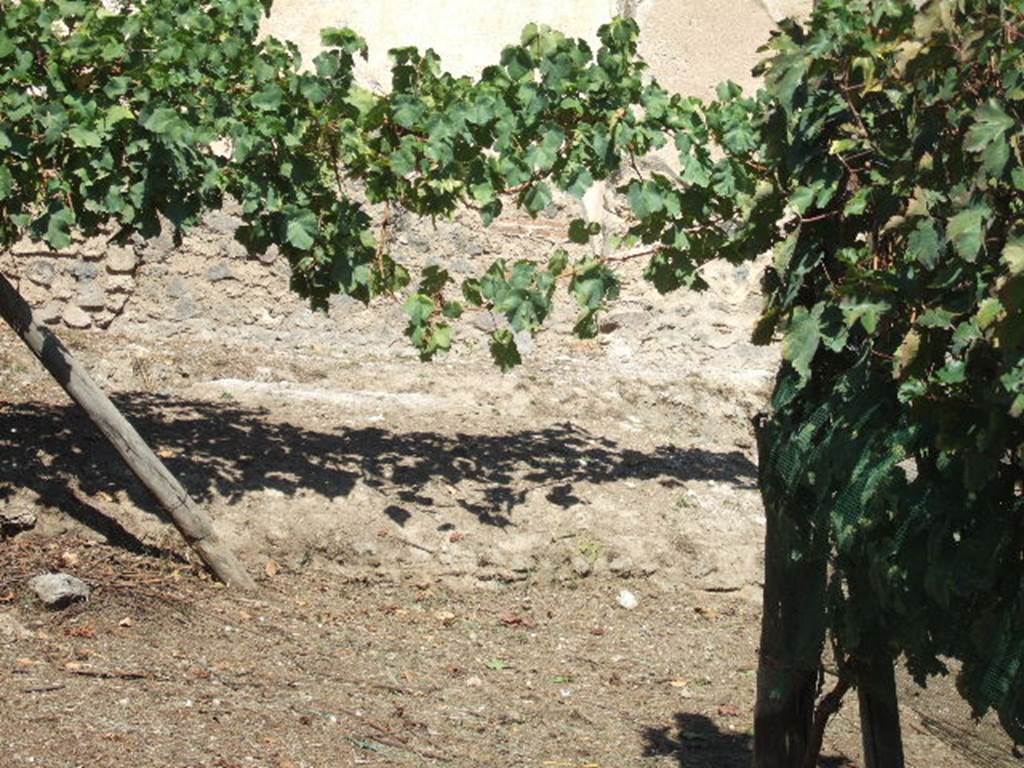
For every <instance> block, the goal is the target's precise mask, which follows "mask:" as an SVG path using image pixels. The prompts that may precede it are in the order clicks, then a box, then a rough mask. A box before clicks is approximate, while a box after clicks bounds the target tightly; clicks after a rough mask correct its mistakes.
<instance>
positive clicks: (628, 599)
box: [619, 589, 640, 611]
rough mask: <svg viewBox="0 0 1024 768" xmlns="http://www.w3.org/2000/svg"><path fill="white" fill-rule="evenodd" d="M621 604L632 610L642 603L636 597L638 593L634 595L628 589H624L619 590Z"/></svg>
mask: <svg viewBox="0 0 1024 768" xmlns="http://www.w3.org/2000/svg"><path fill="white" fill-rule="evenodd" d="M619 605H621V606H622V607H623V608H625V609H626V610H627V611H632V610H633V609H634V608H636V607H637V606H638V605H640V601H639V600H637V599H636V595H634V594H633V593H632V592H630V591H629V590H628V589H624V590H622V591H621V592H619Z"/></svg>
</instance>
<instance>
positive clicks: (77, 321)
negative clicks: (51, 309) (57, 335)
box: [61, 304, 92, 328]
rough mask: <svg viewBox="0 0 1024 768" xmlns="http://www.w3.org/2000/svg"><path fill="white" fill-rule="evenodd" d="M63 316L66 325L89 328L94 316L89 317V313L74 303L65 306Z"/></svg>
mask: <svg viewBox="0 0 1024 768" xmlns="http://www.w3.org/2000/svg"><path fill="white" fill-rule="evenodd" d="M61 317H62V318H63V320H64V325H66V326H67V327H68V328H88V327H89V326H90V325H92V318H91V317H89V313H88V312H86V311H85V310H84V309H82V308H81V307H76V306H75V305H74V304H68V305H67V306H66V307H64V314H63V315H61Z"/></svg>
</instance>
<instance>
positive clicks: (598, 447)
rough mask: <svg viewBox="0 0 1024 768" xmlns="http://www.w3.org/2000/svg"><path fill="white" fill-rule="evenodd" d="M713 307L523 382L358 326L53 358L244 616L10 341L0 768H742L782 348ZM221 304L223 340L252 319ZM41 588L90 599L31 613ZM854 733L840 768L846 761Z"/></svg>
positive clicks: (973, 745)
mask: <svg viewBox="0 0 1024 768" xmlns="http://www.w3.org/2000/svg"><path fill="white" fill-rule="evenodd" d="M709 277H711V278H712V279H711V282H712V284H713V286H714V288H713V290H712V291H711V292H710V293H708V294H704V295H701V296H687V295H680V296H676V297H667V298H663V297H657V296H654V295H652V294H651V293H650V291H649V289H645V288H643V287H642V285H641V284H640V282H639V281H638V279H637V276H636V275H635V274H633V275H627V278H628V279H627V281H626V282H627V284H626V287H625V289H624V295H625V296H627V297H629V298H628V299H625V300H624V301H623V302H621V303H620V304H618V305H617V306H616V308H615V309H614V310H613V311H612V312H611V313H609V315H608V317H607V319H606V322H605V331H606V334H605V335H604V336H603V337H602V339H601V340H599V341H596V342H588V343H577V342H567V341H566V340H565V338H564V336H563V335H562V331H564V329H565V328H566V327H567V326H568V325H570V324H571V322H572V316H571V314H572V313H571V311H570V310H571V308H569V309H565V310H563V314H561V315H559V316H557V317H556V318H555V321H554V323H553V329H552V331H550V332H548V333H545V334H542V335H541V336H540V337H539V338H538V340H537V341H536V343H535V344H532V345H529V348H528V349H527V354H526V358H527V359H526V363H527V364H526V365H525V366H524V367H523V368H521V369H520V370H518V371H516V372H515V373H513V374H509V375H502V374H500V373H498V372H497V371H495V370H494V369H493V368H492V367H491V366H490V365H489V363H488V362H487V361H486V360H485V359H484V358H485V356H486V353H485V351H484V350H483V349H482V344H481V342H480V338H479V336H480V335H482V332H483V331H482V330H481V329H477V330H478V331H479V334H478V335H477V336H474V335H473V331H472V329H471V331H470V334H469V341H468V344H467V345H466V346H465V347H463V348H462V349H461V350H460V351H459V352H457V353H456V354H454V355H453V356H452V357H451V358H450V359H448V360H442V361H439V362H436V363H433V364H431V365H421V364H419V363H418V362H416V361H415V359H414V358H413V356H412V355H411V354H410V353H409V351H408V350H407V349H406V346H405V340H404V339H403V338H402V336H401V323H400V321H399V320H397V319H396V315H397V310H396V308H395V307H393V306H381V307H374V308H371V309H368V310H363V309H359V308H357V307H347V308H343V311H341V312H339V313H336V314H335V315H333V316H332V317H333V319H332V320H331V321H330V322H333V323H336V324H338V327H340V328H343V330H344V336H330V335H324V334H325V333H326V332H321V331H319V330H317V329H318V328H321V326H320V325H317V323H324V322H328V321H324V320H322V319H311V318H309V317H307V316H305V315H301V314H294V315H288V316H286V317H285V318H284V319H283V320H282V321H281V323H282V325H281V327H282V331H281V332H280V333H279V334H277V335H276V336H275V335H274V334H273V333H269V332H267V333H263V334H262V335H259V336H257V335H255V334H254V333H253V332H250V331H246V330H245V327H246V326H243V325H232V324H231V323H230V322H228V323H225V327H224V328H222V329H221V331H222V332H220V333H214V332H212V331H210V330H209V328H208V329H207V331H203V330H202V328H198V329H196V328H193V329H192V330H191V331H189V332H182V333H174V334H173V335H170V332H169V331H168V332H167V333H165V331H167V330H168V329H173V327H174V326H173V324H161V323H157V322H154V323H152V324H151V325H150V326H147V325H146V324H145V323H143V322H142V320H141V319H139V318H143V317H144V315H145V312H137V311H136V312H135V314H134V317H135V318H136V320H135V321H132V322H134V323H135V324H134V325H125V326H124V327H122V328H120V330H119V328H118V326H116V325H115V326H114V327H112V329H111V330H110V331H108V332H105V333H100V332H95V333H86V334H79V335H74V334H69V338H68V341H69V344H70V345H71V346H72V347H73V348H74V349H75V350H76V352H77V353H78V354H79V356H80V358H81V359H82V360H83V361H84V362H86V363H87V364H88V365H89V367H90V368H91V369H92V370H93V371H94V372H95V373H96V375H97V377H98V378H99V379H100V380H101V381H102V383H103V384H104V385H105V386H106V387H107V388H108V390H109V391H111V392H112V393H114V394H115V398H116V399H117V401H118V402H119V404H120V405H121V406H122V407H123V408H124V409H125V410H126V411H127V412H128V413H129V414H130V415H131V417H132V418H133V420H134V421H135V423H136V424H137V425H138V426H139V428H140V430H141V431H142V432H143V434H144V435H145V436H146V437H147V438H148V439H149V440H150V441H151V442H152V444H153V445H154V446H155V447H156V448H157V449H158V451H159V452H160V454H161V455H162V456H163V457H164V458H165V460H166V461H167V463H168V464H169V466H171V467H172V469H173V470H174V471H175V472H176V473H177V474H178V475H179V477H181V479H182V481H183V482H184V483H185V485H186V486H187V487H188V489H189V490H190V492H191V493H192V494H193V495H194V496H195V497H196V498H197V499H199V500H200V501H201V502H202V503H203V504H204V505H205V506H206V507H207V508H208V509H209V510H210V511H211V513H212V514H213V516H214V517H215V519H216V521H217V524H218V526H219V527H220V528H221V529H222V530H223V531H224V533H225V537H226V538H227V540H228V541H229V542H230V543H231V544H232V546H234V547H236V548H237V549H238V550H239V551H240V552H241V553H242V555H243V558H244V559H245V561H246V563H247V564H248V565H249V566H250V567H251V568H252V569H253V570H254V571H256V572H258V573H260V574H262V575H263V581H262V588H261V590H260V592H259V593H258V594H256V595H254V596H243V595H238V594H233V593H231V592H229V591H227V590H224V589H220V588H217V587H216V586H215V585H213V584H211V583H209V582H208V581H205V580H203V579H202V578H201V576H200V574H199V573H198V571H197V570H196V569H195V568H194V567H193V566H192V565H191V564H190V563H189V561H188V558H187V552H185V551H184V550H183V548H182V546H181V545H180V542H179V541H178V539H177V537H176V535H175V534H174V532H173V531H172V530H169V529H168V527H167V526H166V525H165V524H164V523H163V521H162V520H161V517H160V515H159V512H158V510H156V509H154V508H153V506H152V505H151V504H150V502H149V501H148V500H147V499H146V497H145V494H144V493H143V492H142V490H141V488H140V487H139V486H138V485H137V484H136V483H135V482H134V481H133V480H132V479H131V477H130V476H129V475H128V474H127V473H126V472H125V470H123V469H122V468H121V466H120V464H119V463H118V461H117V460H116V457H115V456H114V454H112V452H111V451H110V450H109V448H107V447H106V446H105V445H104V444H103V443H102V442H101V441H100V440H99V439H98V438H97V437H96V435H95V433H94V432H92V431H91V430H90V428H89V425H88V424H87V422H86V421H85V420H84V418H83V417H82V416H81V415H80V414H79V413H78V412H77V411H76V410H75V409H74V408H72V407H70V406H69V405H68V404H67V402H66V400H65V399H64V397H63V395H62V394H61V392H60V390H59V389H57V388H56V386H55V385H54V384H53V383H52V382H50V381H49V380H48V379H47V378H46V376H45V375H43V374H42V373H41V372H40V370H39V368H38V367H37V366H36V364H35V362H34V361H33V359H32V358H31V357H30V356H29V355H28V354H27V353H26V352H25V351H24V350H22V349H21V348H20V346H19V345H18V343H17V340H16V339H14V338H13V337H12V336H11V335H10V334H6V333H5V334H0V500H2V501H0V505H2V507H3V510H4V512H5V514H8V515H14V514H17V513H19V512H28V513H32V514H36V515H37V516H38V518H39V520H38V524H37V526H36V528H35V530H34V531H30V532H28V533H25V534H21V535H19V536H17V537H15V538H9V539H7V540H4V541H0V675H3V684H2V686H0V765H2V766H4V768H6V767H7V766H11V767H12V768H13V767H15V766H16V767H18V768H21V766H29V765H32V766H44V767H45V768H65V767H70V766H133V767H134V766H171V767H173V768H186V766H187V767H190V768H191V767H196V768H198V767H199V766H202V767H203V768H214V767H218V768H234V767H235V766H246V767H248V766H257V767H260V768H289V767H294V768H298V767H300V766H309V767H312V766H317V767H320V766H325V767H327V766H354V765H401V766H406V765H408V766H419V765H424V766H425V765H430V766H434V765H437V766H443V765H447V766H457V767H459V768H463V767H465V768H469V767H470V766H536V767H537V768H585V767H588V766H589V767H590V768H598V767H600V768H617V767H619V766H685V768H693V767H695V766H707V767H708V768H711V767H718V766H724V767H726V768H727V767H728V766H743V765H746V764H747V763H748V761H749V746H750V721H751V717H750V713H751V707H752V701H753V694H754V683H755V680H754V669H755V664H756V644H757V631H758V612H759V608H758V603H757V599H758V578H759V572H760V558H761V553H760V547H761V539H762V536H763V522H764V521H763V517H762V514H761V509H760V507H759V504H758V497H757V492H756V466H755V463H754V462H755V455H754V450H753V444H752V440H751V434H750V421H749V420H750V417H751V416H752V415H753V414H754V413H755V412H756V411H757V410H758V409H759V408H760V407H762V406H763V402H764V397H765V395H766V392H767V391H768V387H769V385H770V380H771V376H772V370H773V367H774V365H775V364H776V355H777V350H774V349H767V350H765V349H758V348H755V347H752V346H751V345H749V344H748V343H747V342H746V340H745V339H746V333H747V329H748V328H749V327H750V322H751V318H752V317H753V314H754V312H755V311H756V307H757V303H758V297H757V294H756V290H754V286H755V285H756V273H754V272H753V271H751V270H749V269H746V268H733V267H728V266H723V265H717V266H715V267H714V268H713V270H712V272H711V273H709ZM228 293H229V292H225V294H224V299H223V300H224V303H225V309H224V314H225V316H228V317H229V316H231V314H230V312H229V311H228V309H229V307H227V305H228V304H229V303H230V301H232V300H235V299H237V301H238V302H242V303H243V304H244V303H245V302H246V301H249V300H250V299H247V297H246V296H244V295H240V296H235V297H234V298H232V297H231V296H229V295H228ZM200 298H202V297H200ZM236 309H237V307H236ZM132 317H133V314H132V312H131V311H130V312H129V313H128V314H127V315H126V318H128V320H130V319H131V318H132ZM126 322H128V321H126ZM147 328H148V330H147ZM210 328H214V329H215V328H216V326H215V325H214V326H210ZM294 328H306V329H307V330H308V332H306V333H304V334H300V335H296V334H295V333H294V332H293V329H294ZM268 334H269V335H268ZM325 339H328V341H325ZM331 339H338V341H337V344H335V343H334V342H333V341H329V340H331ZM352 339H355V341H351V343H350V340H352ZM363 342H366V343H365V344H364V343H363ZM346 344H348V346H346ZM360 344H363V346H359V345H360ZM352 345H355V346H354V347H353V346H352ZM353 349H358V350H359V352H358V354H355V353H353V351H352V350H353ZM45 570H63V571H66V572H69V573H72V574H75V575H77V576H79V577H81V578H83V579H84V580H86V581H87V582H88V583H90V584H91V585H92V586H93V588H94V593H93V597H92V599H91V600H90V601H89V602H88V603H86V604H84V605H80V606H77V607H74V608H71V609H67V610H65V611H62V612H48V611H45V610H44V609H42V608H41V607H40V606H39V605H38V603H37V602H36V601H35V600H34V598H33V597H32V596H31V593H30V591H29V590H28V589H27V586H26V582H27V580H28V579H29V578H30V577H31V576H33V575H35V574H37V573H40V572H42V571H45ZM624 589H626V590H630V591H631V592H632V593H634V594H635V595H636V597H637V598H638V601H639V605H638V606H637V607H636V608H635V609H633V610H627V609H625V608H623V607H621V606H620V605H619V602H618V595H619V593H620V591H621V590H624ZM855 711H856V707H855V706H853V705H850V704H848V705H847V706H846V707H845V708H844V710H843V711H842V713H841V714H840V716H839V717H838V719H837V720H836V722H835V723H834V725H833V727H832V728H831V729H830V731H829V735H828V738H827V740H826V754H827V755H828V757H827V759H826V760H825V761H824V762H823V765H828V766H836V767H838V766H855V765H857V764H858V761H859V749H858V747H857V735H856V727H855ZM903 717H904V724H905V730H906V738H907V749H908V762H909V764H910V765H911V766H918V767H920V768H926V767H927V768H931V767H933V766H934V767H936V768H947V767H948V768H953V767H954V766H957V767H959V766H971V765H978V766H988V765H1013V764H1015V763H1014V761H1013V760H1012V758H1011V757H1010V748H1009V745H1007V744H1006V743H1005V742H1004V741H1002V740H1000V739H999V737H998V733H997V731H996V730H995V729H994V728H992V726H991V725H990V724H983V725H982V726H981V727H980V728H977V727H975V726H974V725H973V724H972V723H970V722H969V720H968V719H967V718H966V716H965V713H964V711H963V707H962V705H961V704H960V703H959V702H958V700H957V698H956V696H955V694H954V693H953V692H952V689H951V686H950V685H948V684H940V685H937V686H935V687H934V688H933V689H930V690H929V691H927V692H925V693H924V694H920V693H918V692H916V691H911V690H909V689H908V690H906V691H905V694H904V696H903Z"/></svg>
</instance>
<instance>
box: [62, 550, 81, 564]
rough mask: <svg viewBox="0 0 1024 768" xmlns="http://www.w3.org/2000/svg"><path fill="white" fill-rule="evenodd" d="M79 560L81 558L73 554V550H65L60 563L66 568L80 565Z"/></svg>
mask: <svg viewBox="0 0 1024 768" xmlns="http://www.w3.org/2000/svg"><path fill="white" fill-rule="evenodd" d="M79 559H80V558H79V557H78V555H77V554H75V553H74V552H72V551H71V550H64V551H63V552H61V554H60V561H61V563H63V564H64V565H65V566H66V567H71V566H75V565H78V561H79Z"/></svg>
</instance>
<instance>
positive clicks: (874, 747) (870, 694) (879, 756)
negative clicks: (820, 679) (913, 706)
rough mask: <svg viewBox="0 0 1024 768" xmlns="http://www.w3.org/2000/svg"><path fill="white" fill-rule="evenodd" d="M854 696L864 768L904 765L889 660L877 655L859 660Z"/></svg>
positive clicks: (897, 709)
mask: <svg viewBox="0 0 1024 768" xmlns="http://www.w3.org/2000/svg"><path fill="white" fill-rule="evenodd" d="M857 699H858V701H859V703H860V731H861V739H862V741H863V744H864V768H903V765H904V761H903V736H902V734H901V732H900V709H899V702H898V700H897V697H896V675H895V673H894V671H893V663H892V661H890V660H889V659H888V658H885V657H878V658H877V659H875V660H872V661H870V662H861V663H858V665H857Z"/></svg>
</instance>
